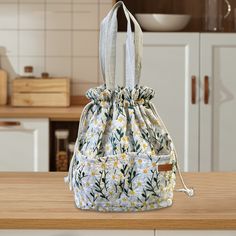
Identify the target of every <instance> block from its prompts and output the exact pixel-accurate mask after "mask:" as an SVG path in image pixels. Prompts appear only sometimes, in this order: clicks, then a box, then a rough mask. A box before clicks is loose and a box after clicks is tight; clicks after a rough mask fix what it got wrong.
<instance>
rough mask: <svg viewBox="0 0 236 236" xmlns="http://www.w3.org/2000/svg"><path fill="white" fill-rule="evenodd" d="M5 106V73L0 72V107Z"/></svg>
mask: <svg viewBox="0 0 236 236" xmlns="http://www.w3.org/2000/svg"><path fill="white" fill-rule="evenodd" d="M5 104H7V73H6V71H4V70H0V106H1V105H5Z"/></svg>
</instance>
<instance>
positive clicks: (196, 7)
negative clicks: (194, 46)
mask: <svg viewBox="0 0 236 236" xmlns="http://www.w3.org/2000/svg"><path fill="white" fill-rule="evenodd" d="M117 1H118V0H117ZM123 1H124V3H125V4H126V6H127V7H128V9H129V10H130V11H131V12H132V14H135V13H163V14H190V15H191V16H192V18H191V20H190V22H189V24H188V25H187V27H186V28H185V29H184V30H183V31H185V32H205V27H204V14H205V1H204V0H191V1H189V0H158V1H156V0H149V1H143V0H123ZM229 2H230V4H231V8H232V12H231V14H230V15H229V17H228V18H227V19H226V20H225V21H224V23H223V26H224V32H233V31H235V26H234V12H233V10H234V8H236V0H229ZM224 7H226V5H224ZM223 12H226V9H223ZM118 19H119V30H120V31H125V30H126V19H125V17H124V14H123V13H122V12H121V11H119V12H118Z"/></svg>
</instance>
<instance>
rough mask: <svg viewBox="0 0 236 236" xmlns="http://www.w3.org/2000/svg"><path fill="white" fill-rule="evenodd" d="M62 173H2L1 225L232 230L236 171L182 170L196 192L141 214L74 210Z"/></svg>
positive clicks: (179, 195) (235, 223) (235, 225)
mask: <svg viewBox="0 0 236 236" xmlns="http://www.w3.org/2000/svg"><path fill="white" fill-rule="evenodd" d="M64 176H65V173H52V172H51V173H0V209H1V211H0V228H1V229H236V173H226V172H225V173H184V177H185V179H186V182H187V184H189V185H191V186H194V188H195V191H196V195H195V197H193V198H189V197H187V196H186V195H185V194H183V193H175V196H174V204H173V206H172V207H169V208H165V209H161V210H154V211H147V212H139V213H109V212H106V213H101V212H94V211H82V210H78V209H77V208H76V207H75V205H74V198H73V194H72V192H70V191H69V189H68V186H67V185H66V184H64V182H63V177H64ZM177 183H178V184H177V185H178V186H179V185H180V184H179V179H177ZM178 186H177V187H178Z"/></svg>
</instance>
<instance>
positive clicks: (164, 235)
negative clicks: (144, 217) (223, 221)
mask: <svg viewBox="0 0 236 236" xmlns="http://www.w3.org/2000/svg"><path fill="white" fill-rule="evenodd" d="M155 236H236V231H235V230H156V232H155Z"/></svg>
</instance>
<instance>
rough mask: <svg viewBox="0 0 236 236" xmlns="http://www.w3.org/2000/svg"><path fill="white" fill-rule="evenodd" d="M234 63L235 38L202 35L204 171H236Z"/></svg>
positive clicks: (235, 36) (232, 36)
mask: <svg viewBox="0 0 236 236" xmlns="http://www.w3.org/2000/svg"><path fill="white" fill-rule="evenodd" d="M235 62H236V34H225V33H224V34H207V33H206V34H201V105H200V106H201V109H200V114H201V116H200V123H201V125H200V126H201V129H200V170H201V171H236V158H235V151H234V147H235V134H236V123H235V120H236V79H235V77H236V66H235ZM206 76H207V77H206ZM205 78H208V80H209V101H208V102H207V101H204V96H205V97H206V96H207V95H208V94H207V92H208V91H207V86H205V85H206V84H205V80H206V79H205ZM206 103H207V104H206Z"/></svg>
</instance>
